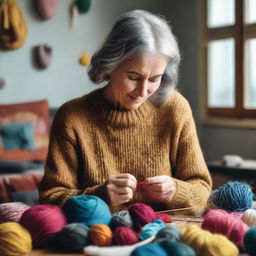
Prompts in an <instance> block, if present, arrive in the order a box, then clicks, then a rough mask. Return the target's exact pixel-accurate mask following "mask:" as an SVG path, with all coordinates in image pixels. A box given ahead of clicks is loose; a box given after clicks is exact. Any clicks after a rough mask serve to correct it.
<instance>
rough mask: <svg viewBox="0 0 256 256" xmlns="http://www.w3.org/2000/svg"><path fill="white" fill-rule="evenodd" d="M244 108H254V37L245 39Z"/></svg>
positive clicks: (255, 97)
mask: <svg viewBox="0 0 256 256" xmlns="http://www.w3.org/2000/svg"><path fill="white" fill-rule="evenodd" d="M245 47H246V48H245V49H246V53H245V54H246V55H245V56H246V60H245V63H246V64H245V65H246V66H245V67H246V70H245V81H246V82H245V108H247V109H248V108H250V109H252V108H254V109H255V108H256V38H254V39H249V40H247V41H246V45H245Z"/></svg>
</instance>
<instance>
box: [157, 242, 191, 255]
mask: <svg viewBox="0 0 256 256" xmlns="http://www.w3.org/2000/svg"><path fill="white" fill-rule="evenodd" d="M159 244H160V246H161V247H163V248H164V250H165V251H166V252H167V253H168V255H174V256H196V253H195V251H194V250H193V249H192V248H191V247H190V246H188V245H186V244H184V243H181V242H178V241H171V240H169V239H164V240H162V241H160V242H159Z"/></svg>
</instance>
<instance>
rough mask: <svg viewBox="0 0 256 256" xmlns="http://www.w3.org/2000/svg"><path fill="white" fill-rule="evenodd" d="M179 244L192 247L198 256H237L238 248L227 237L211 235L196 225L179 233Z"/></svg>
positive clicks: (189, 226)
mask: <svg viewBox="0 0 256 256" xmlns="http://www.w3.org/2000/svg"><path fill="white" fill-rule="evenodd" d="M181 242H183V243H185V244H187V245H188V246H190V247H192V248H193V249H194V250H195V252H196V255H200V256H238V253H239V251H238V248H237V247H236V246H235V244H233V243H232V242H231V241H230V240H229V239H228V238H227V237H225V236H223V235H220V234H212V233H210V232H209V231H206V230H203V229H201V228H200V227H199V226H197V225H188V226H186V227H184V228H183V229H182V231H181Z"/></svg>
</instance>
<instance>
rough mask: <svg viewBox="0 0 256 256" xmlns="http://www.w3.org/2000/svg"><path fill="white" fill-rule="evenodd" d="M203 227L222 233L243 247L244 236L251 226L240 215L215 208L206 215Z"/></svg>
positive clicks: (212, 231)
mask: <svg viewBox="0 0 256 256" xmlns="http://www.w3.org/2000/svg"><path fill="white" fill-rule="evenodd" d="M202 228H203V229H205V230H208V231H210V232H211V233H218V234H222V235H224V236H226V237H228V238H229V240H230V241H232V242H233V243H234V244H235V245H236V246H237V247H239V248H243V247H244V244H243V237H244V234H245V232H246V231H247V230H248V228H249V227H248V225H246V224H245V223H244V222H243V221H242V220H241V218H240V216H239V217H237V216H235V215H233V214H230V213H228V212H226V211H224V210H221V209H213V210H210V211H209V212H207V213H206V215H205V216H204V221H203V223H202Z"/></svg>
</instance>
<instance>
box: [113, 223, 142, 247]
mask: <svg viewBox="0 0 256 256" xmlns="http://www.w3.org/2000/svg"><path fill="white" fill-rule="evenodd" d="M113 241H114V243H115V244H118V245H132V244H135V243H137V242H138V237H137V234H136V233H135V232H134V231H133V230H132V229H130V228H129V227H126V226H120V227H117V228H116V229H115V232H114V234H113Z"/></svg>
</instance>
